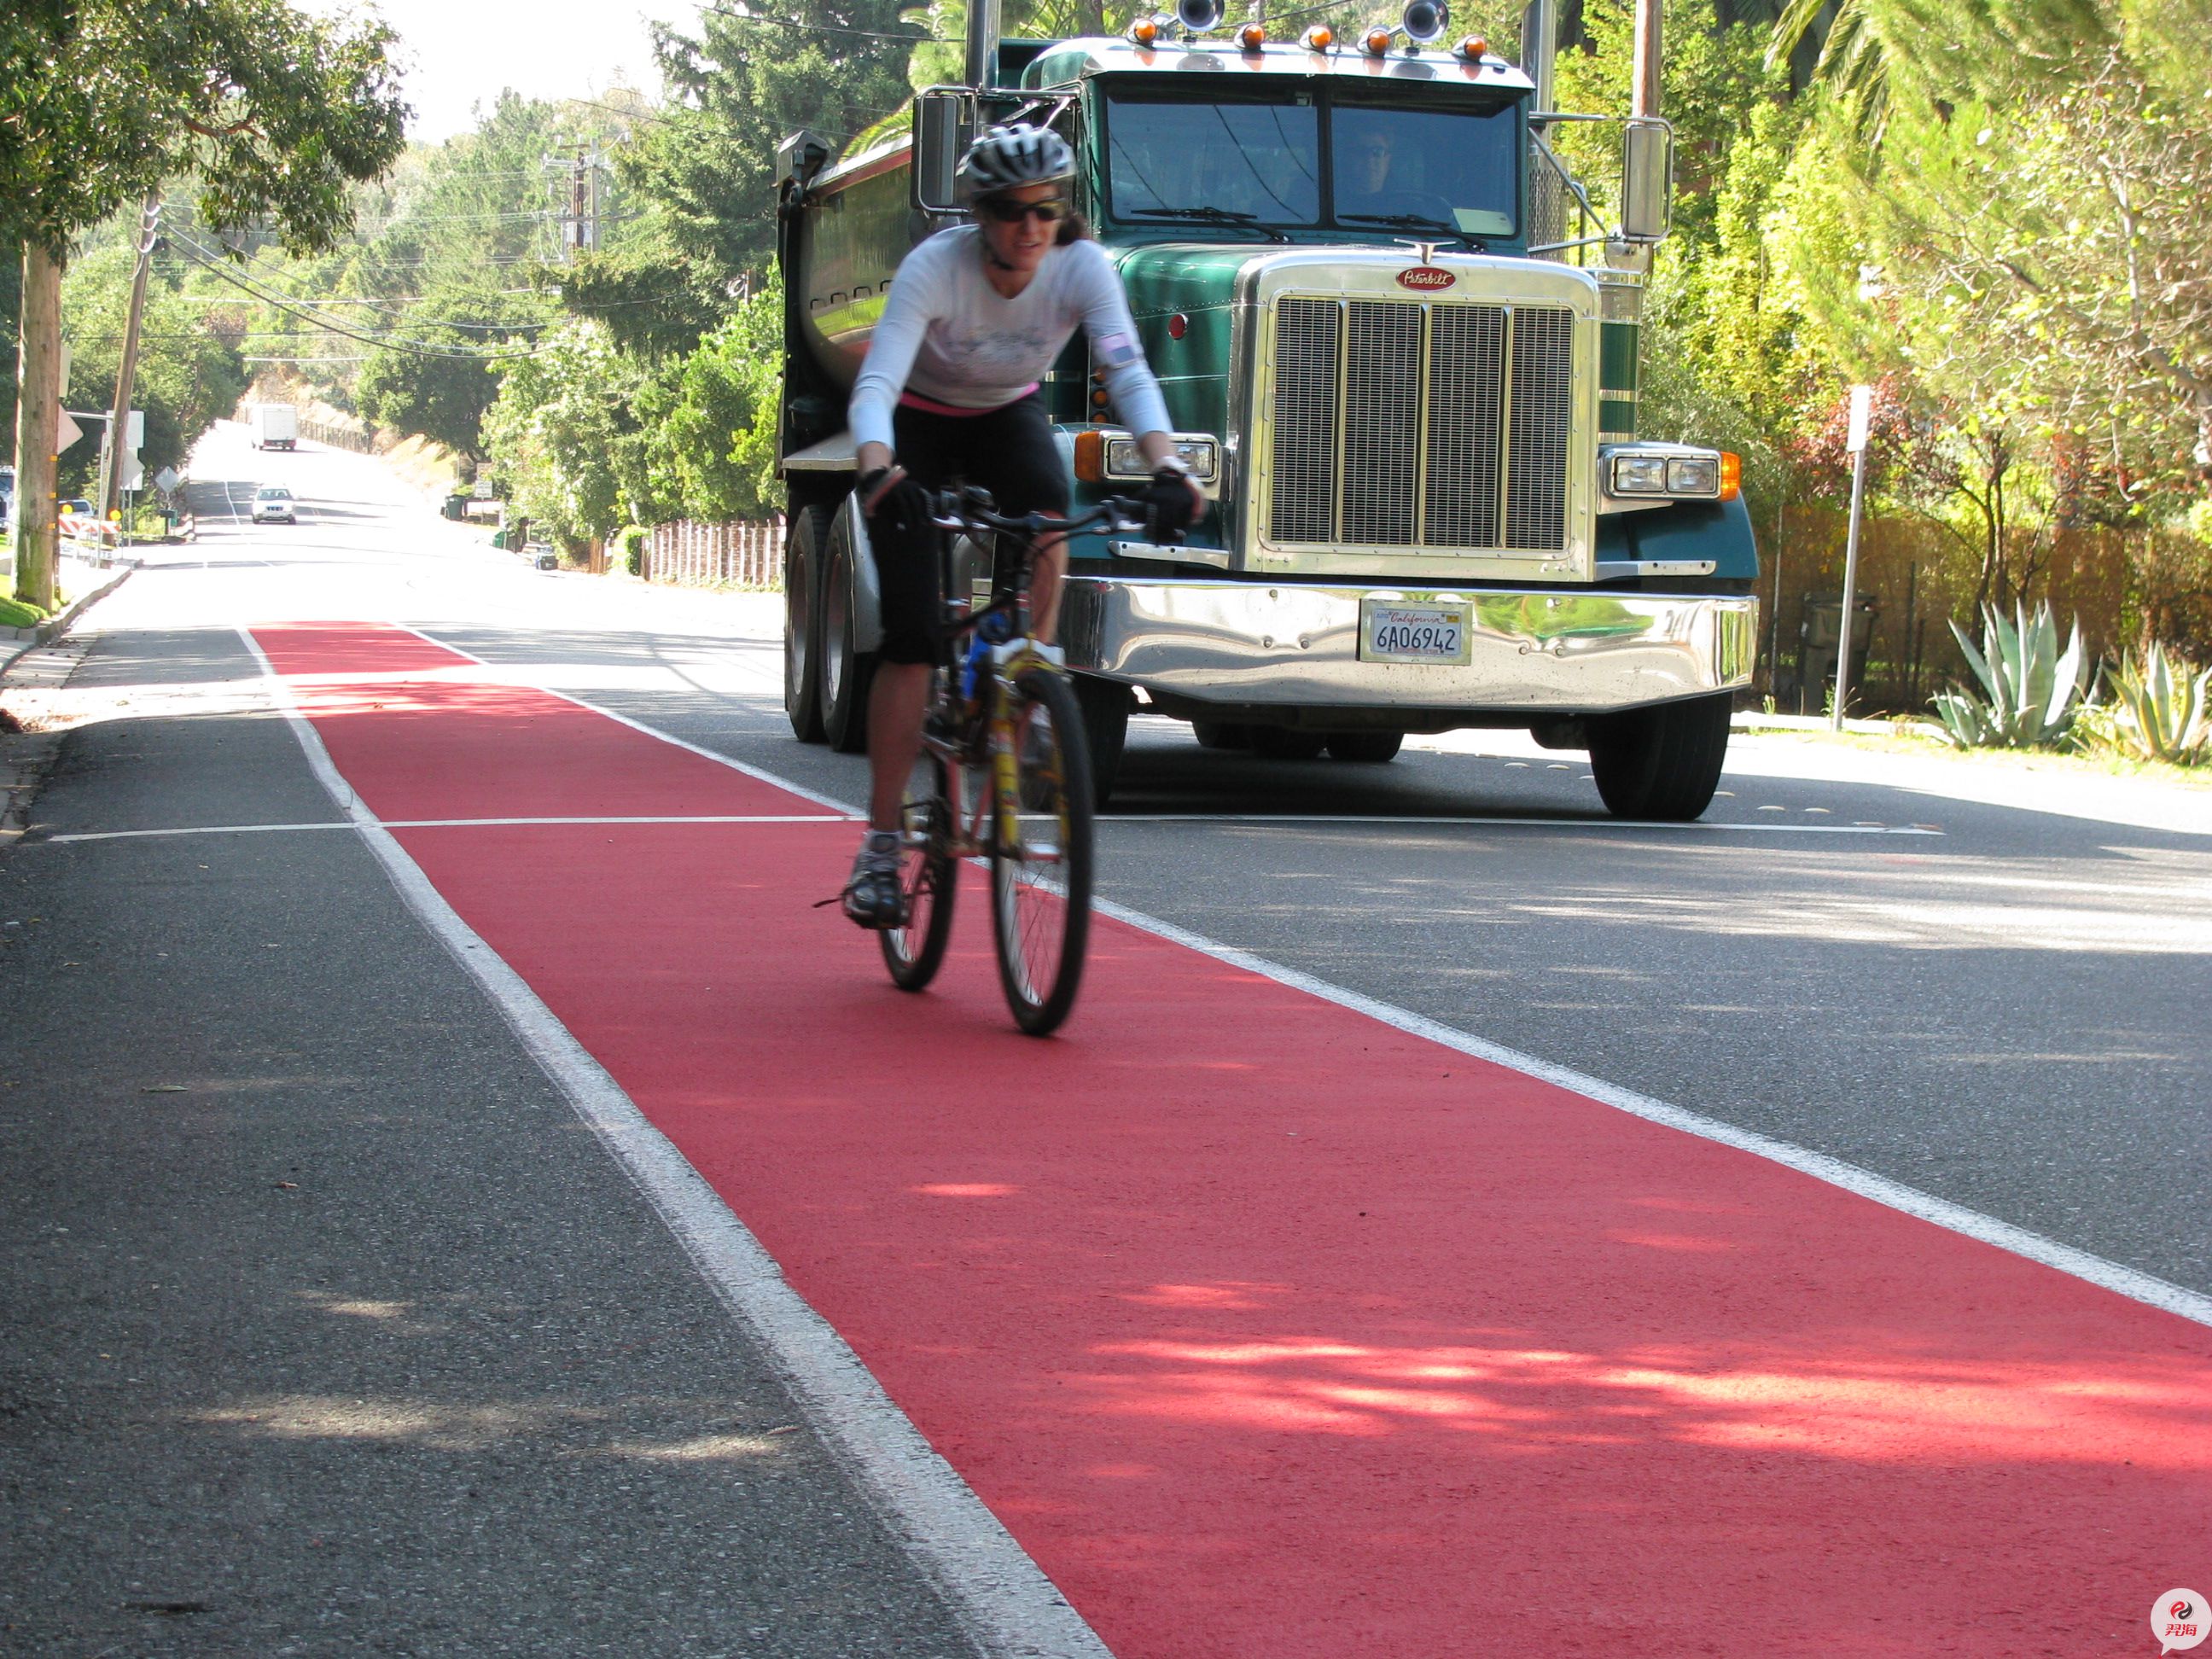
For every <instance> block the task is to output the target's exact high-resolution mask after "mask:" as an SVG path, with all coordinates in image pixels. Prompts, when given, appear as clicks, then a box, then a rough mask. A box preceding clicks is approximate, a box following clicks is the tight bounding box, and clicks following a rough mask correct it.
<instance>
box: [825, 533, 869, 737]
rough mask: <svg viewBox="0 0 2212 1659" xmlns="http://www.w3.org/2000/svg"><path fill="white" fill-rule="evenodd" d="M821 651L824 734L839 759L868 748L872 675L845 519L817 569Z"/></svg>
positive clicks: (831, 535)
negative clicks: (856, 603) (855, 593)
mask: <svg viewBox="0 0 2212 1659" xmlns="http://www.w3.org/2000/svg"><path fill="white" fill-rule="evenodd" d="M821 592H822V649H821V652H820V653H819V655H818V661H819V664H820V671H819V673H818V675H817V678H818V680H819V681H820V684H821V690H820V693H819V695H820V697H821V701H822V731H823V736H825V737H827V738H829V746H830V747H831V748H832V749H834V750H836V751H837V752H838V753H839V754H841V755H857V754H859V753H860V751H861V750H864V749H866V747H867V746H868V687H869V684H871V683H872V681H873V680H874V678H875V677H876V659H875V653H873V652H867V653H863V652H862V651H861V649H860V635H859V617H858V616H857V615H856V613H855V607H854V603H853V538H851V536H850V535H848V533H847V532H846V530H845V520H843V519H842V518H839V519H837V520H835V521H834V522H833V523H832V524H831V526H830V528H829V545H828V550H827V552H826V553H825V555H824V556H823V565H822V587H821Z"/></svg>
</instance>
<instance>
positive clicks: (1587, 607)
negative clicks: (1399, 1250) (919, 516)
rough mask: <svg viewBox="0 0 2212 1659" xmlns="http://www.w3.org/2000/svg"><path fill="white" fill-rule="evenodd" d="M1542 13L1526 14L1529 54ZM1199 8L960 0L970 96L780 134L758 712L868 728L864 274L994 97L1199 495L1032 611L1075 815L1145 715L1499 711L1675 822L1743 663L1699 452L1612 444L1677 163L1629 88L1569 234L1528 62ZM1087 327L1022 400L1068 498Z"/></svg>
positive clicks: (1211, 1)
mask: <svg viewBox="0 0 2212 1659" xmlns="http://www.w3.org/2000/svg"><path fill="white" fill-rule="evenodd" d="M1548 3H1549V0H1537V3H1536V5H1534V7H1532V14H1533V15H1532V19H1531V23H1530V33H1528V36H1527V37H1526V38H1529V39H1532V40H1536V41H1538V42H1540V43H1541V42H1545V41H1548V40H1550V39H1551V38H1552V28H1551V24H1550V21H1549V17H1548ZM1644 5H1645V7H1646V8H1647V9H1650V46H1651V48H1652V50H1651V52H1650V57H1649V64H1650V75H1649V79H1650V86H1651V87H1655V88H1656V9H1652V8H1656V0H1644ZM1215 7H1216V0H1183V6H1182V14H1181V15H1180V17H1179V19H1178V20H1177V21H1172V22H1170V21H1163V20H1155V19H1152V18H1145V19H1140V20H1139V22H1138V23H1137V24H1135V25H1134V26H1133V28H1132V30H1131V32H1130V33H1129V34H1128V35H1127V36H1126V37H1121V38H1111V39H1085V40H1057V41H1048V42H1040V41H1029V40H1002V39H1000V38H999V37H998V34H997V25H996V19H995V16H994V15H993V12H992V9H991V8H990V7H989V6H988V5H987V3H985V0H976V3H975V4H974V5H973V6H972V7H971V17H972V18H973V19H974V20H975V21H974V23H973V27H974V28H975V30H976V31H977V32H976V33H975V34H973V35H971V38H970V40H969V71H968V75H969V79H968V84H966V85H963V86H960V87H945V88H932V89H930V90H928V91H926V92H924V93H922V94H919V95H918V97H917V98H916V100H915V107H914V110H913V118H912V121H911V123H910V130H909V131H906V132H903V133H902V134H900V135H899V136H897V137H893V138H890V139H889V140H888V141H886V142H883V143H877V144H874V145H872V146H870V147H867V148H866V149H862V150H861V151H860V153H857V154H854V155H849V156H847V157H844V158H842V159H839V158H838V157H837V156H836V155H835V153H834V151H833V149H832V147H831V146H830V145H829V144H828V143H825V142H824V141H823V140H822V139H820V138H818V137H816V136H815V135H813V134H811V133H808V132H804V131H801V132H796V133H793V134H792V135H790V136H789V137H787V138H786V139H785V140H784V142H783V143H782V145H781V149H780V151H779V155H778V166H777V175H778V181H779V192H780V216H779V218H780V258H781V264H782V270H783V276H784V295H785V304H786V307H787V309H786V316H785V363H784V368H785V373H784V390H783V404H782V410H781V448H780V470H781V477H782V478H783V481H784V483H785V484H786V487H787V490H788V494H789V503H790V512H789V543H788V547H787V562H786V567H785V570H786V577H785V580H786V613H785V617H786V629H785V700H786V704H787V708H788V710H789V712H790V714H791V719H792V723H793V728H794V730H796V731H797V732H799V735H800V736H801V737H802V738H809V739H822V738H827V739H828V740H829V741H830V742H832V743H834V744H837V745H838V746H840V747H842V748H845V749H848V750H850V749H856V748H858V747H860V745H861V744H863V742H864V741H865V733H864V731H863V721H864V718H865V708H866V688H867V683H868V678H869V676H870V673H871V670H872V659H871V656H870V653H871V651H872V647H873V646H874V644H875V642H876V640H877V637H878V635H877V633H876V623H875V615H874V606H875V598H874V582H873V570H872V563H871V562H870V560H869V558H868V557H867V554H866V524H865V520H863V519H862V518H861V516H860V514H859V513H858V512H857V510H856V507H855V504H854V498H853V495H852V485H853V483H854V441H853V439H852V437H851V435H850V434H849V433H848V431H847V429H846V420H845V412H846V404H847V401H848V397H849V394H850V392H851V388H852V385H853V380H854V374H855V373H856V372H857V369H858V368H859V365H860V361H861V358H862V356H864V354H865V353H866V350H867V347H868V341H869V337H870V335H871V332H872V329H873V327H874V325H875V322H876V320H877V319H878V317H879V316H880V315H881V314H882V311H883V307H884V300H885V296H886V294H887V292H888V290H889V289H890V287H891V286H892V283H893V282H894V279H895V275H896V270H897V266H898V263H899V260H900V258H902V256H903V255H904V254H905V252H907V250H908V248H909V247H910V246H913V245H914V244H915V242H916V241H918V240H921V238H922V237H924V236H926V235H927V234H931V233H932V232H933V231H934V230H936V229H939V228H942V227H943V226H945V225H948V224H951V223H956V222H959V216H958V215H957V213H956V212H955V211H954V209H953V205H952V202H951V179H952V169H953V165H954V163H955V161H957V157H958V155H959V153H960V151H961V149H963V146H964V144H965V143H966V142H967V140H968V138H969V137H970V136H971V135H972V134H973V133H974V132H975V131H976V130H977V128H978V126H979V125H981V124H987V123H991V122H998V121H1006V120H1013V119H1020V120H1026V121H1029V122H1032V123H1035V124H1038V125H1050V126H1052V127H1053V128H1054V129H1055V130H1056V131H1059V132H1060V133H1061V134H1062V135H1063V136H1064V137H1066V139H1067V140H1068V142H1069V143H1070V144H1071V145H1072V146H1073V149H1074V150H1075V154H1076V155H1077V157H1078V166H1079V175H1078V177H1077V179H1076V180H1075V182H1074V185H1073V198H1074V201H1075V204H1076V206H1077V208H1078V210H1079V211H1080V212H1081V213H1082V215H1083V216H1084V217H1085V219H1086V221H1087V222H1088V223H1089V225H1090V226H1091V230H1092V233H1093V234H1095V235H1096V236H1097V238H1098V240H1099V241H1100V242H1101V243H1102V245H1103V246H1104V247H1105V249H1106V251H1107V252H1108V253H1109V256H1110V257H1111V258H1112V259H1113V260H1114V262H1115V264H1116V265H1117V267H1118V268H1119V270H1120V272H1121V278H1122V281H1123V283H1125V284H1126V286H1127V291H1128V295H1129V301H1130V307H1131V311H1132V313H1133V316H1134V318H1135V319H1136V324H1137V327H1138V330H1139V333H1140V335H1141V337H1142V340H1143V344H1144V348H1145V351H1146V356H1148V358H1149V359H1150V361H1151V363H1152V368H1153V370H1154V372H1155V373H1156V374H1158V377H1159V380H1160V383H1161V386H1162V389H1163V391H1164V393H1165V396H1166V399H1167V405H1168V409H1169V412H1170V419H1171V420H1172V422H1174V424H1175V427H1176V443H1177V445H1178V447H1179V448H1180V450H1181V453H1182V455H1183V457H1184V459H1186V460H1187V461H1188V462H1189V463H1190V465H1191V467H1192V469H1193V471H1194V473H1195V475H1196V476H1197V477H1199V478H1200V480H1201V481H1202V482H1203V483H1204V486H1205V489H1206V495H1207V498H1208V502H1209V510H1208V512H1207V513H1206V516H1205V517H1204V518H1203V520H1201V521H1200V523H1199V524H1198V525H1197V526H1195V527H1194V529H1193V530H1192V531H1191V532H1189V533H1188V535H1187V536H1186V538H1184V539H1183V540H1182V541H1181V542H1178V543H1175V544H1164V543H1159V542H1154V541H1151V540H1148V539H1146V538H1144V537H1142V536H1141V535H1139V536H1130V535H1126V534H1115V535H1105V534H1097V535H1091V536H1086V537H1084V538H1079V540H1078V541H1077V542H1076V543H1075V544H1073V546H1072V548H1071V550H1070V553H1071V563H1070V574H1069V580H1068V582H1067V586H1066V591H1065V599H1064V604H1063V610H1062V620H1061V627H1060V635H1061V639H1062V641H1063V643H1064V644H1065V646H1066V655H1067V662H1068V666H1069V668H1070V669H1071V670H1072V671H1073V672H1074V673H1075V675H1076V676H1077V681H1076V684H1077V687H1078V690H1079V694H1080V696H1081V701H1082V705H1083V708H1084V712H1085V722H1086V726H1087V728H1088V732H1089V736H1090V739H1091V750H1092V757H1093V764H1094V769H1095V770H1096V772H1097V777H1098V780H1099V789H1100V793H1101V796H1102V799H1103V795H1104V794H1105V793H1107V792H1109V791H1110V789H1111V788H1112V787H1113V778H1114V775H1115V769H1116V766H1117V764H1118V762H1119V758H1120V755H1121V746H1122V739H1123V738H1124V736H1125V734H1126V732H1127V721H1128V718H1129V714H1130V712H1131V709H1132V708H1133V707H1134V706H1136V705H1137V703H1138V702H1139V700H1141V702H1142V703H1143V705H1145V706H1146V707H1147V708H1148V709H1149V710H1150V712H1152V713H1154V714H1165V715H1168V716H1170V717H1172V718H1176V719H1179V720H1188V721H1189V722H1190V723H1191V724H1192V725H1193V726H1194V728H1195V730H1196V732H1197V735H1198V738H1199V739H1200V742H1201V743H1203V744H1206V745H1208V746H1209V747H1213V748H1231V747H1243V748H1249V749H1253V750H1257V751H1258V752H1260V753H1261V755H1264V756H1271V757H1318V756H1320V755H1321V754H1322V752H1323V751H1324V750H1327V751H1328V753H1329V754H1330V755H1332V756H1333V757H1337V758H1339V759H1340V760H1345V761H1366V762H1376V761H1383V760H1388V759H1389V757H1391V756H1393V755H1395V753H1396V752H1397V750H1398V747H1399V744H1400V743H1401V741H1402V739H1403V738H1404V737H1405V735H1406V734H1407V733H1409V732H1443V731H1448V730H1451V729H1455V728H1459V727H1470V726H1492V727H1518V728H1524V729H1526V730H1528V731H1530V732H1533V733H1534V736H1535V738H1536V739H1537V741H1538V742H1539V743H1541V744H1545V745H1547V746H1549V747H1553V748H1565V749H1577V748H1579V749H1586V750H1588V751H1589V758H1590V766H1591V770H1592V774H1593V775H1594V777H1595V781H1596V783H1597V786H1598V788H1599V790H1600V792H1601V794H1602V796H1603V798H1604V799H1605V801H1606V804H1607V806H1608V807H1609V808H1610V809H1611V810H1612V811H1613V812H1615V813H1616V814H1619V815H1621V816H1624V817H1651V818H1670V819H1680V818H1689V817H1696V816H1698V815H1699V813H1701V812H1703V811H1704V810H1705V807H1706V805H1707V804H1708V803H1709V802H1710V800H1711V797H1712V793H1713V790H1714V787H1715V786H1716V784H1717V781H1718V779H1719V775H1720V769H1721V763H1722V759H1723V755H1724V752H1725V750H1726V746H1727V742H1728V729H1729V727H1728V720H1729V707H1730V701H1731V696H1732V694H1733V693H1734V692H1735V690H1737V689H1738V688H1740V687H1741V686H1743V685H1745V684H1747V683H1748V680H1749V677H1750V673H1751V670H1752V666H1753V651H1754V645H1755V641H1756V640H1757V637H1758V615H1757V601H1756V599H1754V598H1753V580H1754V578H1755V576H1756V574H1757V556H1756V552H1755V550H1754V547H1753V538H1752V532H1751V525H1750V520H1749V518H1748V515H1747V513H1746V511H1745V508H1744V505H1743V503H1742V501H1741V500H1740V499H1739V496H1738V493H1737V471H1738V469H1737V465H1736V462H1735V457H1733V456H1730V455H1726V454H1723V453H1720V452H1718V451H1717V450H1714V449H1710V448H1705V447H1699V446H1696V445H1693V444H1687V443H1680V442H1657V441H1649V440H1645V439H1642V438H1639V437H1638V434H1637V394H1638V352H1639V344H1640V339H1639V334H1640V330H1639V317H1640V305H1641V300H1642V294H1643V286H1644V277H1645V276H1646V274H1647V272H1648V270H1649V269H1650V256H1651V249H1652V247H1653V246H1654V244H1655V243H1656V241H1657V240H1659V239H1660V238H1661V237H1662V236H1663V235H1664V234H1665V233H1666V217H1667V210H1668V206H1667V197H1668V190H1669V188H1670V186H1671V169H1672V161H1673V149H1672V143H1673V141H1672V134H1671V131H1670V130H1669V129H1668V127H1667V125H1666V123H1665V122H1664V120H1663V119H1662V118H1659V117H1658V116H1657V114H1656V110H1655V109H1654V107H1653V103H1654V100H1653V99H1652V98H1651V96H1650V94H1649V90H1648V88H1647V90H1646V91H1645V92H1644V94H1642V95H1641V96H1640V97H1639V100H1638V101H1639V107H1640V109H1641V113H1639V114H1638V115H1637V116H1633V117H1631V118H1628V119H1627V120H1626V122H1625V123H1623V124H1622V125H1623V127H1624V131H1623V132H1622V134H1621V143H1620V152H1619V154H1620V176H1619V180H1618V189H1617V191H1614V192H1613V197H1612V199H1613V201H1614V203H1615V204H1617V205H1616V208H1615V210H1614V211H1613V214H1612V215H1609V216H1607V218H1605V219H1601V218H1600V216H1598V213H1597V211H1596V210H1595V209H1594V208H1593V206H1592V204H1591V201H1592V198H1591V196H1590V193H1589V191H1588V190H1586V189H1585V188H1584V186H1583V184H1581V183H1580V182H1578V181H1577V179H1574V178H1573V177H1571V176H1570V174H1569V173H1568V171H1567V169H1566V168H1565V167H1564V166H1563V165H1562V163H1561V161H1560V160H1559V156H1558V155H1557V154H1556V152H1555V150H1554V148H1553V143H1552V135H1553V133H1555V132H1556V131H1559V124H1560V123H1561V122H1562V121H1563V120H1565V119H1566V117H1565V116H1563V115H1561V114H1560V113H1559V112H1555V111H1553V110H1552V109H1550V108H1549V102H1550V99H1549V86H1550V80H1551V76H1550V63H1549V58H1548V54H1547V53H1544V52H1536V53H1534V54H1532V56H1534V58H1536V61H1534V62H1533V63H1531V64H1522V65H1516V64H1510V63H1507V62H1506V61H1504V59H1503V58H1500V57H1498V55H1496V54H1494V53H1492V52H1491V51H1490V50H1489V49H1488V46H1487V45H1486V43H1485V42H1483V41H1482V40H1476V39H1462V40H1452V39H1450V38H1449V30H1448V20H1447V18H1446V16H1445V15H1444V9H1443V5H1442V4H1441V3H1438V0H1413V3H1412V4H1409V5H1408V6H1407V11H1406V16H1405V19H1404V21H1403V23H1402V25H1401V27H1398V28H1395V29H1387V30H1386V29H1376V30H1373V31H1370V32H1369V33H1367V34H1365V35H1364V36H1362V37H1361V38H1359V39H1357V40H1350V41H1346V40H1336V39H1333V38H1331V37H1330V35H1329V33H1328V31H1327V30H1326V29H1316V30H1313V31H1310V32H1308V33H1306V34H1304V36H1303V37H1300V38H1295V39H1291V40H1271V39H1268V38H1267V35H1266V31H1265V30H1264V29H1262V28H1261V27H1256V26H1251V25H1246V26H1243V27H1239V28H1237V29H1235V30H1233V31H1231V32H1226V33H1225V32H1223V29H1222V26H1221V24H1220V20H1219V17H1218V12H1217V11H1216V9H1215ZM1639 57H1640V58H1642V57H1643V54H1639ZM1642 70H1644V64H1642V63H1639V71H1642ZM1042 396H1043V397H1044V398H1045V399H1046V400H1047V405H1048V411H1049V413H1050V415H1051V416H1052V418H1053V420H1054V422H1055V424H1056V427H1057V430H1058V433H1059V435H1060V447H1061V450H1062V453H1063V454H1064V455H1065V457H1066V463H1067V465H1068V468H1069V471H1070V473H1071V475H1072V477H1073V490H1074V497H1075V500H1076V501H1077V504H1078V507H1079V510H1080V507H1081V506H1082V505H1083V504H1084V503H1085V502H1086V501H1095V500H1097V499H1098V498H1099V497H1100V496H1102V495H1109V494H1115V493H1123V494H1127V493H1133V491H1134V489H1136V487H1137V486H1138V485H1139V484H1140V483H1142V481H1143V480H1144V479H1145V478H1146V476H1147V470H1146V467H1145V465H1144V463H1143V460H1142V458H1141V457H1140V456H1139V454H1138V453H1137V448H1136V444H1135V442H1134V441H1133V435H1131V434H1130V433H1129V432H1127V430H1125V429H1123V428H1120V427H1118V426H1116V425H1115V423H1114V416H1113V412H1112V410H1110V409H1109V407H1108V404H1107V398H1106V395H1105V392H1104V391H1103V386H1102V384H1101V380H1100V377H1099V375H1098V374H1097V373H1096V372H1095V369H1094V365H1093V364H1092V363H1091V360H1090V356H1089V345H1088V343H1087V341H1086V340H1085V338H1084V337H1083V336H1082V335H1080V334H1078V335H1077V337H1076V338H1075V339H1074V341H1073V343H1071V344H1070V346H1069V348H1068V349H1067V350H1066V353H1065V354H1063V356H1061V358H1060V361H1059V362H1058V363H1057V364H1056V365H1055V366H1054V369H1053V371H1052V372H1051V374H1049V375H1048V377H1047V380H1046V381H1045V382H1044V384H1043V386H1042Z"/></svg>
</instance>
